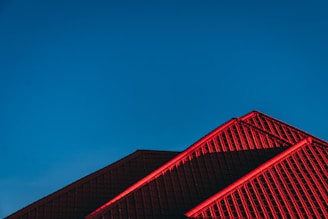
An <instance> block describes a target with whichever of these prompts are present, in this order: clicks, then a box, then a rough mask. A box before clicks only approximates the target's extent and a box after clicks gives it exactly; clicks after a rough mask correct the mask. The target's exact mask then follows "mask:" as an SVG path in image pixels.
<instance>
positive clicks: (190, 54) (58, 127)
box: [0, 0, 328, 218]
mask: <svg viewBox="0 0 328 219" xmlns="http://www.w3.org/2000/svg"><path fill="white" fill-rule="evenodd" d="M232 2H233V3H232ZM264 2H265V3H264ZM309 2H310V1H309ZM309 2H307V3H306V2H302V1H295V2H291V1H240V2H239V1H168V0H165V1H149V2H145V1H131V2H130V1H72V0H47V1H41V0H40V1H35V0H34V1H33V0H31V1H26V0H10V1H9V0H0V42H1V43H0V104H1V105H0V106H1V107H0V147H1V153H0V165H1V169H0V194H1V195H0V217H1V218H2V217H3V216H6V215H8V214H10V213H13V212H14V211H16V210H18V209H19V208H21V207H23V206H25V205H27V204H28V203H31V202H33V201H35V200H37V199H39V198H41V197H43V196H45V195H47V194H49V193H51V192H53V191H55V190H57V189H59V188H61V187H63V186H65V185H67V184H68V183H71V182H73V181H75V180H77V179H78V178H80V177H82V176H84V175H86V174H89V173H91V172H92V171H95V170H97V169H99V168H101V167H104V166H105V165H107V164H109V163H111V162H113V161H115V160H117V159H119V158H121V157H123V156H125V155H127V154H129V153H132V152H133V151H135V150H136V149H155V150H174V151H180V150H183V149H185V148H186V147H188V146H190V145H191V144H192V143H194V142H195V141H196V140H198V139H199V138H200V137H202V136H203V135H205V134H206V133H208V132H209V131H211V130H212V129H214V128H215V127H217V126H219V125H221V124H222V123H223V122H225V121H227V120H228V119H230V118H232V117H239V116H242V115H244V114H246V113H248V112H249V111H251V110H254V109H257V110H259V111H262V112H263V113H266V114H269V115H271V116H273V117H276V118H278V119H280V120H283V121H285V122H287V123H290V124H291V125H294V126H296V127H299V128H301V129H303V130H305V131H307V132H310V133H312V134H313V135H316V136H318V137H319V138H322V139H325V140H328V133H327V131H326V130H327V124H328V117H327V112H328V100H327V94H328V88H327V82H328V62H327V59H328V41H327V39H328V26H327V25H328V10H327V9H328V4H327V1H313V2H311V3H309Z"/></svg>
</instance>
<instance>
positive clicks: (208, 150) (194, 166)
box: [86, 111, 323, 218]
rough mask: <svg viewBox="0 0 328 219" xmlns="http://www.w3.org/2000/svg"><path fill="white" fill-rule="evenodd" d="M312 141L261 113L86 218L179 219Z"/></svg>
mask: <svg viewBox="0 0 328 219" xmlns="http://www.w3.org/2000/svg"><path fill="white" fill-rule="evenodd" d="M308 136H310V135H309V134H307V133H305V132H303V131H301V130H298V129H296V128H294V127H292V126H289V125H287V124H285V123H282V122H280V121H278V120H275V119H273V118H271V117H269V116H266V115H264V114H262V113H259V112H256V111H254V112H251V113H249V114H247V115H245V116H243V117H241V118H240V119H232V120H230V121H228V122H227V123H225V124H224V125H222V126H220V127H218V128H217V129H215V130H214V131H212V132H211V133H210V134H208V135H207V136H205V137H203V138H202V139H200V140H199V141H198V142H196V143H195V144H194V145H192V146H190V147H189V148H187V149H186V150H185V151H183V152H181V153H180V154H179V155H178V156H176V157H175V158H174V159H172V160H171V161H169V162H168V163H166V164H165V165H163V166H161V167H160V168H158V169H156V170H155V171H153V172H152V173H151V174H149V175H148V176H146V177H144V178H143V179H141V180H140V181H138V182H136V183H135V184H134V185H132V186H131V187H129V188H128V189H126V190H125V191H124V192H122V193H121V194H119V195H118V196H116V197H115V198H113V199H112V200H110V201H109V202H107V203H106V204H105V205H103V206H101V207H100V208H98V209H97V210H96V211H94V212H92V213H91V214H89V215H88V216H87V217H86V218H125V217H128V216H129V217H131V218H167V217H171V218H172V217H179V216H181V215H183V214H184V213H185V212H186V211H187V210H189V209H191V208H193V207H195V206H197V205H198V203H200V202H202V201H204V200H206V199H207V198H208V197H210V196H211V195H213V194H215V193H216V192H218V191H220V190H222V189H224V188H225V187H227V186H229V185H230V184H232V183H234V182H235V181H236V180H238V179H239V178H240V177H242V176H244V175H245V174H247V173H248V172H250V171H252V170H253V169H256V168H257V167H258V166H261V165H262V164H263V163H264V162H267V161H268V160H270V159H271V158H273V157H275V156H277V155H279V154H280V153H282V151H284V150H285V149H287V148H288V147H290V146H292V145H293V144H295V143H296V142H298V141H301V140H302V139H304V138H307V137H308ZM315 139H316V140H317V141H318V142H321V143H322V142H323V141H322V140H320V139H317V138H315ZM273 159H274V158H273ZM212 216H213V215H212ZM213 217H214V216H213Z"/></svg>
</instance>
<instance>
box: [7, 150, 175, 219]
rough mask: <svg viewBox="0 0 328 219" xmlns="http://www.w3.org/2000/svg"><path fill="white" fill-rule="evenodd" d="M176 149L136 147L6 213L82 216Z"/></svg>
mask: <svg viewBox="0 0 328 219" xmlns="http://www.w3.org/2000/svg"><path fill="white" fill-rule="evenodd" d="M177 154H178V153H177V152H163V151H146V150H139V151H136V152H135V153H133V154H131V155H129V156H127V157H125V158H123V159H121V160H120V161H118V162H116V163H114V164H112V165H110V166H108V167H105V168H104V169H102V170H99V171H97V172H95V173H93V174H91V175H89V176H87V177H85V178H83V179H81V180H79V181H76V182H75V183H73V184H71V185H69V186H67V187H65V188H63V189H61V190H59V191H57V192H55V193H53V194H51V195H49V196H47V197H45V198H43V199H41V200H39V201H37V202H35V203H33V204H31V205H29V206H27V207H26V208H23V209H22V210H20V211H18V212H16V213H14V214H12V215H10V216H8V219H9V218H10V219H11V218H29V219H30V218H47V219H48V218H49V219H51V218H69V219H71V218H83V217H84V216H85V215H87V214H88V213H90V212H91V211H93V210H95V209H96V208H98V207H99V206H101V205H102V204H104V203H106V201H108V200H110V199H111V198H113V197H115V196H116V195H117V194H119V193H120V192H122V191H123V190H124V189H126V188H127V187H129V186H131V185H132V184H133V183H134V182H135V181H137V180H139V179H141V178H142V177H144V176H145V175H147V174H148V173H150V172H151V171H152V170H154V169H156V168H158V167H159V166H161V165H162V164H164V163H165V162H166V161H168V160H170V159H171V158H173V157H174V156H176V155H177Z"/></svg>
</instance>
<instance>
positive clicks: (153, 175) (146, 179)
mask: <svg viewBox="0 0 328 219" xmlns="http://www.w3.org/2000/svg"><path fill="white" fill-rule="evenodd" d="M253 113H254V112H251V113H249V114H252V115H253ZM247 115H248V114H247ZM237 121H238V120H237V119H231V120H229V121H228V122H226V123H224V124H223V125H221V126H220V127H218V128H216V129H215V130H213V131H212V132H210V133H209V134H208V135H206V136H204V137H203V138H201V139H200V140H199V141H197V142H196V143H194V144H193V145H191V146H190V147H189V148H187V149H186V150H184V151H183V152H181V153H180V154H179V155H177V156H176V157H174V158H173V159H172V160H170V161H168V162H167V163H166V164H164V165H163V166H161V167H159V168H158V169H156V170H155V171H153V172H152V173H150V174H149V175H147V176H146V177H144V178H142V179H141V180H139V181H138V182H136V183H135V184H133V185H132V186H130V187H129V188H127V189H126V190H125V191H123V192H122V193H120V194H119V195H117V196H116V197H115V198H113V199H111V200H110V201H108V202H107V203H105V204H104V205H102V206H101V207H99V208H98V209H96V210H95V211H93V212H91V213H90V214H89V215H88V216H86V217H85V218H87V219H88V218H92V217H93V216H95V215H97V214H98V213H99V212H101V211H102V210H104V209H106V208H107V207H108V206H110V205H111V204H113V203H114V202H116V201H118V200H120V199H121V198H123V197H124V196H126V195H128V194H129V193H131V192H133V191H134V190H136V189H137V188H139V187H141V186H143V185H144V184H146V183H148V182H149V181H151V180H152V179H154V178H156V177H158V176H160V175H162V173H163V172H164V171H165V170H167V169H168V168H170V167H172V166H175V165H176V163H177V162H179V161H180V160H182V159H183V158H185V157H186V156H188V155H189V154H190V153H192V152H193V151H194V150H195V149H197V148H198V147H199V145H201V144H203V143H205V142H206V141H207V140H208V139H210V138H212V137H213V136H215V135H217V134H218V132H219V131H221V130H224V129H225V128H226V127H228V126H230V125H233V124H235V123H236V122H237Z"/></svg>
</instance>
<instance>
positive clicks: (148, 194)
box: [7, 111, 328, 219]
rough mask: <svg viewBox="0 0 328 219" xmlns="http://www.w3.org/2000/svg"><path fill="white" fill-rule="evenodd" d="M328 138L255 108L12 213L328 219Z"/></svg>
mask: <svg viewBox="0 0 328 219" xmlns="http://www.w3.org/2000/svg"><path fill="white" fill-rule="evenodd" d="M327 200H328V143H327V142H325V141H323V140H321V139H319V138H316V137H314V136H312V135H310V134H308V133H306V132H304V131H301V130H299V129H297V128H294V127H292V126H290V125H288V124H286V123H283V122H281V121H279V120H277V119H274V118H272V117H270V116H267V115H265V114H262V113H260V112H257V111H253V112H251V113H248V114H247V115H245V116H243V117H240V118H234V119H231V120H229V121H228V122H226V123H225V124H223V125H221V126H219V127H218V128H216V129H215V130H213V131H212V132H210V133H209V134H208V135H206V136H204V137H203V138H201V139H200V140H199V141H197V142H196V143H194V144H193V145H191V146H190V147H188V148H187V149H186V150H184V151H182V152H167V151H149V150H140V151H139V150H138V151H136V152H135V153H132V154H131V155H129V156H127V157H125V158H123V159H121V160H119V161H117V162H116V163H114V164H111V165H109V166H107V167H105V168H103V169H101V170H99V171H97V172H95V173H92V174H90V175H89V176H86V177H84V178H82V179H80V180H78V181H76V182H74V183H72V184H70V185H68V186H66V187H65V188H63V189H61V190H59V191H57V192H55V193H53V194H50V195H49V196H47V197H45V198H43V199H41V200H39V201H36V202H34V203H32V204H31V205H29V206H27V207H25V208H23V209H21V210H19V211H17V212H16V213H14V214H12V215H10V216H8V217H7V218H10V219H11V218H87V219H102V218H119V219H123V218H124V219H125V218H131V219H133V218H140V219H141V218H142V219H143V218H325V217H327V216H328V204H327V203H328V202H327Z"/></svg>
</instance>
